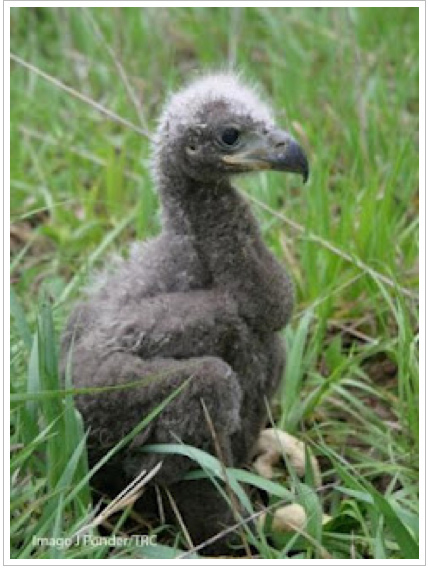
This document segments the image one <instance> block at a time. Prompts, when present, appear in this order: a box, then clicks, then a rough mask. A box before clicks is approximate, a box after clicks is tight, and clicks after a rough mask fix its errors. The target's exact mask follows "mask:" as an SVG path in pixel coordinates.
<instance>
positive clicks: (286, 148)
mask: <svg viewBox="0 0 428 569" xmlns="http://www.w3.org/2000/svg"><path fill="white" fill-rule="evenodd" d="M245 146H247V148H245V147H244V148H243V149H242V148H241V149H240V150H239V151H238V152H235V153H233V154H226V155H225V156H223V158H222V159H223V161H224V162H225V163H226V164H228V165H230V166H235V167H236V168H239V169H242V170H243V171H250V170H278V171H281V172H295V173H297V174H301V175H302V176H303V182H306V181H307V179H308V177H309V164H308V159H307V157H306V154H305V152H304V151H303V149H302V147H301V146H300V145H299V144H298V143H297V142H296V141H295V140H294V139H293V138H292V137H291V136H290V135H289V134H288V133H287V132H284V131H280V130H275V131H270V132H268V133H267V134H266V135H260V136H258V137H257V138H254V139H252V140H251V142H249V143H247V144H246V145H245Z"/></svg>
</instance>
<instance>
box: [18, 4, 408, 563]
mask: <svg viewBox="0 0 428 569" xmlns="http://www.w3.org/2000/svg"><path fill="white" fill-rule="evenodd" d="M11 51H12V53H13V54H14V55H15V56H18V57H19V58H21V59H22V60H25V61H26V62H28V63H31V65H33V66H34V67H35V68H37V69H40V70H42V71H43V72H45V73H47V74H48V75H49V76H50V77H51V78H53V79H54V80H55V81H57V83H52V82H50V81H48V80H46V78H43V77H41V76H40V75H39V74H38V72H37V69H32V70H31V69H30V70H29V69H28V68H25V67H23V65H22V64H21V63H19V62H17V61H12V62H11V163H10V168H11V281H12V285H11V287H12V296H11V312H12V328H11V389H12V396H11V397H12V407H11V433H12V434H11V451H12V452H11V467H12V474H11V480H12V482H11V512H12V513H11V534H12V539H11V556H12V557H13V558H22V559H24V558H60V557H64V558H72V557H79V558H89V559H93V558H98V559H99V558H101V559H102V558H104V557H110V558H119V557H128V558H129V557H132V558H139V557H158V558H159V557H161V558H164V557H168V556H174V555H176V552H175V551H174V550H173V549H171V548H172V547H173V546H178V547H179V548H181V549H182V550H185V549H186V542H185V541H183V540H182V539H181V538H178V537H177V536H178V533H179V532H178V530H177V529H174V528H170V529H169V531H167V532H165V531H163V532H160V533H159V539H158V540H157V544H155V545H151V546H150V547H143V546H138V545H135V544H134V545H133V544H130V545H127V546H126V547H123V546H122V547H116V548H115V547H110V546H108V545H103V544H96V543H92V544H83V543H80V544H79V545H77V546H72V547H69V548H61V547H58V544H56V545H55V544H53V543H52V542H50V543H45V544H42V545H40V544H39V545H35V544H34V537H48V536H49V537H53V538H64V537H71V536H73V535H74V534H75V532H76V531H78V529H79V528H81V527H82V525H84V524H85V523H87V521H88V512H89V510H88V508H89V507H90V506H89V505H90V502H89V489H88V479H89V474H88V469H87V465H86V460H85V441H84V429H83V427H82V425H81V423H80V420H79V416H78V415H77V414H76V412H75V410H74V407H73V399H72V397H73V390H72V386H66V388H67V390H66V391H64V390H62V389H61V386H60V384H59V380H58V375H57V371H56V357H57V349H58V337H59V333H60V330H61V328H62V326H63V325H64V322H65V318H66V317H67V314H68V313H69V311H70V309H71V306H72V305H73V302H74V301H75V299H76V298H77V297H78V295H79V291H80V290H81V288H82V287H83V286H84V284H85V283H86V282H87V276H88V273H90V272H91V271H93V270H94V269H96V267H98V266H100V265H102V262H103V260H105V259H106V258H107V257H108V255H109V254H110V253H112V252H116V253H117V252H125V251H126V248H127V244H128V243H129V242H130V241H132V240H134V239H145V238H147V237H150V236H151V235H154V234H156V232H157V231H158V230H159V215H158V208H157V196H156V194H155V192H154V188H153V185H152V182H151V179H150V174H149V144H148V140H147V137H146V136H144V133H145V132H147V131H151V130H152V129H153V127H154V126H155V119H156V116H157V114H158V113H159V111H160V108H161V105H162V101H163V99H164V97H165V95H166V93H168V91H169V90H170V89H175V88H177V87H178V86H179V85H180V84H182V82H183V81H184V80H186V78H187V77H188V76H189V74H191V73H192V71H194V70H198V69H218V68H221V67H225V66H228V65H230V64H232V65H233V66H234V67H235V68H236V69H240V70H241V71H242V72H243V73H244V74H245V76H246V77H248V78H249V79H250V80H254V81H255V82H257V83H258V84H260V85H261V86H262V89H263V91H264V93H265V95H266V96H267V97H268V98H269V99H270V100H271V101H272V103H273V106H274V107H275V109H277V111H278V112H277V116H278V122H279V123H280V124H282V125H283V126H284V127H285V128H288V129H289V130H290V131H291V132H292V133H293V134H294V136H295V137H296V138H297V139H298V140H299V141H300V142H301V143H302V145H303V146H304V147H305V149H306V151H307V153H308V155H309V159H310V164H311V178H310V181H309V183H308V184H307V185H306V186H305V187H302V185H301V183H300V181H298V180H297V179H294V178H293V177H284V176H283V175H282V174H279V173H268V174H260V175H257V176H255V177H254V176H252V177H248V178H242V179H240V180H239V182H238V183H239V186H240V188H241V189H242V191H243V192H245V193H246V194H247V195H248V197H249V199H250V200H252V202H253V205H254V211H255V213H256V215H257V217H258V219H259V222H260V224H261V227H262V230H263V234H264V237H265V239H266V242H267V243H268V245H269V246H270V247H271V249H272V250H273V251H274V252H275V254H276V255H277V256H278V258H280V259H281V260H282V261H283V262H284V263H285V264H286V265H287V267H288V269H289V272H290V274H291V275H292V277H293V280H294V283H295V286H296V300H297V301H296V309H295V313H294V318H293V321H292V323H291V325H290V326H289V327H288V329H287V330H286V331H285V333H284V336H285V340H286V343H287V346H288V367H287V372H286V374H285V378H284V382H283V385H282V388H281V390H280V391H279V393H278V395H277V397H276V399H275V401H274V402H273V403H272V423H274V424H276V425H277V426H279V427H280V428H282V429H285V430H287V431H288V432H289V433H291V434H293V435H296V436H298V437H299V438H300V439H302V440H304V441H305V442H306V443H308V445H309V447H310V448H311V449H312V452H313V453H314V454H315V455H316V456H317V458H318V461H319V464H320V466H321V471H322V486H321V488H316V487H315V485H314V480H313V476H311V472H310V469H308V471H307V473H306V479H305V480H300V479H298V478H296V476H293V475H290V473H288V476H284V475H282V474H279V476H278V478H277V480H276V481H270V482H269V481H265V480H263V479H261V478H260V477H258V476H257V475H256V474H254V473H253V474H251V476H252V478H251V480H252V483H253V485H254V486H259V487H262V488H263V489H264V490H263V492H262V494H263V495H262V497H263V500H264V502H263V503H264V505H265V506H266V505H267V506H271V505H273V504H274V503H275V502H276V501H279V500H282V503H290V502H297V503H299V504H301V505H302V506H303V507H304V508H305V510H306V513H307V515H308V517H309V520H308V523H307V526H306V529H305V535H303V536H302V535H300V536H299V535H298V534H296V533H293V532H291V533H290V532H288V533H284V534H279V535H278V533H275V532H274V531H272V530H271V528H270V527H269V524H268V523H267V524H266V525H265V528H264V530H263V531H260V532H259V533H258V534H256V535H255V536H254V538H251V537H250V536H248V535H247V534H245V532H244V534H243V535H244V537H245V539H247V540H250V541H251V539H252V541H251V543H252V545H253V552H254V553H253V555H254V556H257V555H259V556H260V557H262V558H285V557H292V558H317V557H333V558H359V559H361V558H415V557H417V556H418V425H419V418H418V365H417V364H418V329H417V326H418V314H417V308H418V305H417V290H418V112H419V109H418V69H419V62H418V9H417V8H361V9H355V8H350V9H345V8H335V9H327V8H279V7H278V8H244V7H242V8H174V9H171V8H152V9H149V8H145V9H140V8H96V9H83V8H73V9H70V8H13V9H12V10H11ZM58 81H60V82H61V83H63V84H65V85H68V86H70V87H72V88H73V89H74V90H75V91H76V92H78V93H80V94H81V95H84V97H85V98H86V102H85V101H83V100H81V98H77V97H76V96H74V95H73V94H72V93H70V92H67V91H65V90H64V89H63V88H62V87H61V86H60V85H59V84H58ZM95 103H96V104H97V105H102V106H103V107H105V108H106V109H109V110H110V111H112V112H113V113H115V114H116V115H118V116H120V117H122V118H124V119H126V120H127V121H128V122H129V123H131V124H132V125H134V128H133V127H132V126H129V125H128V126H126V124H119V123H117V122H113V121H112V120H110V119H109V118H108V117H107V116H106V115H105V114H102V113H100V111H99V109H97V108H96V107H95ZM146 420H147V421H149V420H150V417H148V418H146ZM64 441H65V442H64ZM172 450H174V449H172ZM199 460H200V464H201V466H202V467H203V468H205V469H208V471H210V468H212V462H210V460H209V457H208V458H207V457H205V456H201V457H200V458H199ZM210 465H211V466H210ZM210 472H212V470H211V471H210ZM229 476H230V477H232V479H233V480H236V481H241V482H242V481H246V480H247V479H248V477H249V476H250V474H249V473H248V472H244V471H240V472H230V473H229ZM240 498H241V499H242V500H244V497H243V496H242V495H239V493H238V498H237V499H240ZM322 512H324V513H325V514H328V515H329V516H330V517H331V519H330V521H329V522H328V523H326V524H324V525H323V524H322V523H321V521H322V515H321V514H322ZM128 515H129V511H125V512H124V513H123V515H122V516H121V517H119V518H116V519H115V520H114V521H115V523H117V527H116V529H115V531H116V533H117V534H120V533H121V532H122V534H123V533H124V532H125V531H128V530H127V529H125V528H128V527H129V520H128V521H127V522H125V518H126V517H127V516H128ZM152 530H153V531H154V532H155V533H156V532H158V530H159V528H152ZM145 531H146V532H147V528H146V530H145ZM266 536H270V538H269V540H268V541H266V539H265V538H266ZM247 551H248V550H247ZM257 552H258V553H257ZM195 555H196V554H195Z"/></svg>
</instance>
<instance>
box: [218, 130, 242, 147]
mask: <svg viewBox="0 0 428 569" xmlns="http://www.w3.org/2000/svg"><path fill="white" fill-rule="evenodd" d="M240 134H241V133H240V132H239V130H238V129H237V128H235V127H233V126H229V127H227V128H225V129H224V130H223V132H222V133H221V135H220V139H221V141H222V143H223V144H225V145H226V146H235V144H237V142H238V141H239V136H240Z"/></svg>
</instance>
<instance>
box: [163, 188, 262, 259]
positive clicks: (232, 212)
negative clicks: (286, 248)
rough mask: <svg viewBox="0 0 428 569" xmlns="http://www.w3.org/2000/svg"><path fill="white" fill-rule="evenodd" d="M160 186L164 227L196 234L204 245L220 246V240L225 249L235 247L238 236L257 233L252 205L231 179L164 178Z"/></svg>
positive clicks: (194, 235) (168, 229)
mask: <svg viewBox="0 0 428 569" xmlns="http://www.w3.org/2000/svg"><path fill="white" fill-rule="evenodd" d="M171 188H173V190H172V191H171ZM159 190H160V195H161V200H162V206H163V224H164V230H166V231H168V232H173V233H175V234H179V235H185V236H188V237H190V238H194V239H195V242H196V243H197V244H198V245H199V246H202V247H203V248H204V249H209V248H211V247H214V248H215V249H216V250H217V249H218V246H219V243H218V240H220V241H221V243H222V246H223V247H224V248H225V249H226V248H228V244H229V243H230V245H231V246H233V247H236V244H237V240H239V239H242V238H243V237H245V239H248V238H250V239H251V234H252V233H253V232H254V233H258V231H257V226H256V223H255V220H254V218H253V215H252V213H251V212H250V209H249V207H248V206H247V204H246V202H245V200H244V199H243V197H242V196H241V195H240V194H239V192H238V191H237V190H236V189H235V188H234V187H233V186H232V185H231V183H230V181H229V180H228V179H223V180H221V181H219V182H217V183H210V184H208V183H207V184H205V183H202V182H199V181H195V180H190V179H180V178H179V177H177V178H175V179H174V180H172V179H164V180H161V181H160V184H159Z"/></svg>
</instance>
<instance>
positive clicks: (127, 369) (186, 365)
mask: <svg viewBox="0 0 428 569" xmlns="http://www.w3.org/2000/svg"><path fill="white" fill-rule="evenodd" d="M74 355H75V362H76V366H75V368H74V369H73V376H74V378H75V384H76V386H77V387H84V386H89V385H90V386H91V387H105V386H111V385H114V386H116V387H120V386H121V385H123V384H126V383H130V382H136V381H139V380H141V382H142V385H141V386H138V387H135V386H134V387H131V388H126V387H124V389H123V390H119V391H116V390H115V391H104V392H97V393H94V394H84V395H79V396H78V397H77V406H78V408H79V410H80V411H81V413H82V415H83V417H84V420H85V424H86V425H87V426H89V427H90V435H89V445H88V446H89V453H90V457H91V462H96V461H97V460H99V459H100V458H102V456H103V455H104V454H105V453H106V452H107V451H108V450H109V449H110V448H112V447H113V446H114V445H115V444H117V443H118V442H119V441H120V440H121V439H122V438H123V437H124V436H125V435H126V434H127V433H129V432H130V431H131V430H132V429H133V428H134V427H135V426H136V425H138V423H139V422H140V421H142V420H143V419H144V418H145V417H146V416H147V415H148V414H149V413H150V412H151V411H153V410H154V409H156V408H157V407H158V406H159V405H161V404H162V402H163V401H164V400H165V399H166V398H167V397H168V396H169V395H171V394H172V393H173V392H174V390H177V389H179V388H180V387H181V388H182V390H181V391H179V392H178V394H177V395H176V396H175V397H174V398H173V399H172V401H171V402H170V403H169V404H168V405H167V406H166V407H165V409H164V410H163V411H161V413H160V414H159V415H158V416H157V417H156V418H154V419H153V420H152V421H151V423H150V424H149V425H148V427H147V429H145V430H144V431H142V432H141V433H140V434H139V435H137V436H136V437H135V438H134V440H133V441H132V443H131V444H130V445H129V446H128V447H126V448H125V449H124V450H123V451H121V452H120V457H119V460H118V464H120V467H121V468H122V469H123V473H122V476H123V475H125V477H126V479H127V480H129V479H132V478H133V477H135V476H136V475H137V474H139V473H140V472H141V470H143V469H150V468H151V467H152V466H154V465H155V464H156V463H157V462H159V460H161V458H162V457H161V456H160V455H155V454H145V453H143V452H141V448H140V447H141V446H142V445H143V444H144V443H176V442H177V441H182V442H183V443H186V444H189V445H192V446H195V447H199V448H203V449H205V450H207V451H208V452H211V453H214V443H213V440H212V433H211V429H210V427H209V425H208V424H207V422H206V416H205V413H204V409H203V405H202V401H204V403H205V406H206V409H207V410H208V413H209V416H210V417H211V420H212V423H213V425H214V429H215V431H216V432H219V433H221V437H220V439H219V441H220V444H221V445H222V448H221V452H222V455H223V457H224V459H225V461H226V463H228V464H231V463H232V458H231V457H232V453H231V444H230V438H231V436H232V435H233V433H235V432H236V431H237V430H238V429H239V426H240V412H241V399H242V393H241V388H240V385H239V383H238V380H237V378H236V375H235V374H234V372H233V371H232V369H231V368H230V367H229V365H227V364H226V363H225V362H224V361H222V360H221V359H219V358H215V357H209V356H207V357H201V358H191V359H187V360H182V361H179V360H173V359H155V360H151V361H144V360H142V359H140V358H138V357H136V356H134V355H132V354H127V353H124V352H116V353H112V354H111V355H110V356H108V357H106V358H104V359H102V360H101V359H98V360H97V358H96V357H95V356H94V354H93V353H91V352H88V353H87V354H84V353H83V352H82V348H80V349H79V348H78V349H77V350H76V352H75V354H74ZM192 464H193V463H192V461H190V460H189V459H187V458H185V457H181V456H171V457H168V458H167V459H165V461H164V465H163V467H162V469H161V471H160V473H159V475H158V476H157V477H156V482H158V483H165V484H166V483H168V484H169V483H170V482H172V481H175V480H179V479H180V478H181V477H182V476H183V474H184V473H185V472H186V471H187V470H189V468H192ZM119 475H120V474H119Z"/></svg>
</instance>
